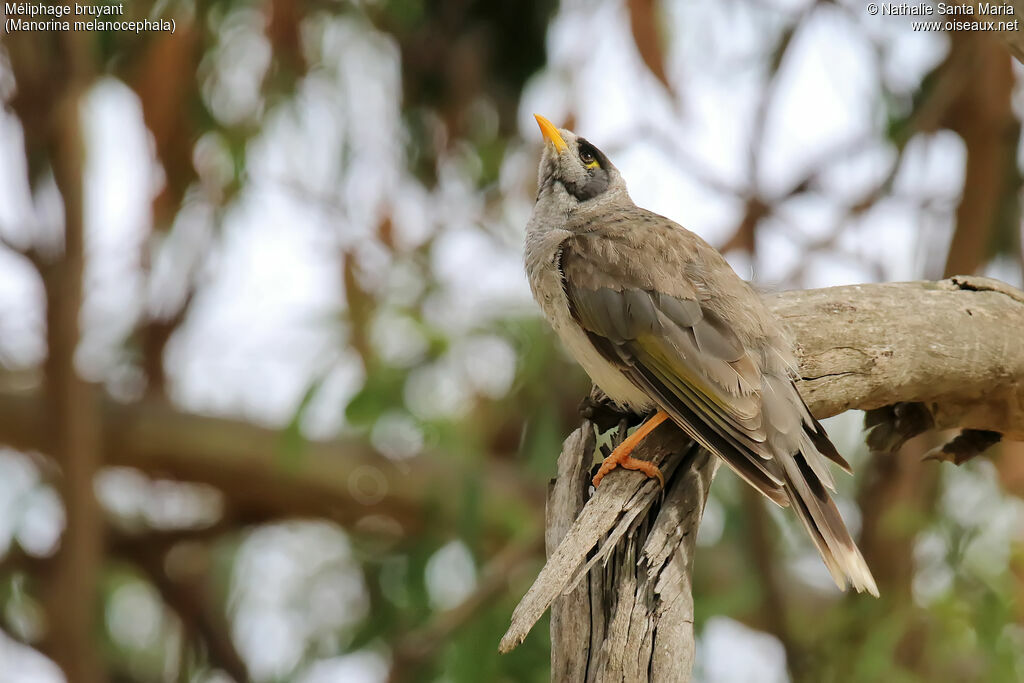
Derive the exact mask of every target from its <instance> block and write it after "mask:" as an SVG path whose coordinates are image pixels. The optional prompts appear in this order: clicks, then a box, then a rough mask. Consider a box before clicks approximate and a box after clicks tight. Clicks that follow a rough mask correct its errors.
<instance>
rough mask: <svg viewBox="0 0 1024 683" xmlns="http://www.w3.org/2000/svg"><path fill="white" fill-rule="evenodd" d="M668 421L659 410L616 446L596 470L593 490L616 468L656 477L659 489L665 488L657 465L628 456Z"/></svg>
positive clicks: (665, 415)
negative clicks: (659, 426) (659, 483)
mask: <svg viewBox="0 0 1024 683" xmlns="http://www.w3.org/2000/svg"><path fill="white" fill-rule="evenodd" d="M667 419H668V413H666V412H665V411H664V410H659V411H658V412H657V413H655V414H654V417H652V418H651V419H649V420H647V422H644V423H643V424H642V425H640V427H639V428H638V429H637V430H636V431H635V432H633V433H632V434H630V435H629V438H627V439H626V440H625V441H623V442H622V443H620V444H619V445H618V446H616V448H615V450H614V451H612V454H611V455H609V456H608V457H607V458H605V459H604V462H602V463H601V467H600V469H598V470H597V474H595V475H594V488H597V487H598V486H600V485H601V480H602V479H604V477H605V475H606V474H608V473H609V472H611V471H612V470H614V469H615V468H616V467H624V468H625V469H627V470H639V471H641V472H643V473H644V474H646V475H647V476H648V477H657V478H658V481H659V482H661V487H662V488H665V477H663V476H662V474H661V470H660V469H658V466H657V465H654V464H652V463H649V462H647V461H646V460H638V459H637V458H634V457H632V456H631V455H630V453H632V452H633V451H634V450H635V449H636V447H637V446H639V445H640V442H641V441H643V440H644V439H645V438H646V437H647V435H648V434H650V433H651V432H653V431H654V430H655V429H656V428H657V427H658V425H660V424H661V423H662V422H664V421H665V420H667Z"/></svg>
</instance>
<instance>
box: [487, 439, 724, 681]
mask: <svg viewBox="0 0 1024 683" xmlns="http://www.w3.org/2000/svg"><path fill="white" fill-rule="evenodd" d="M593 433H594V428H593V425H591V424H590V423H584V425H583V426H582V427H580V428H579V429H577V430H576V431H575V432H573V433H572V434H571V435H570V436H569V438H568V439H566V441H565V444H564V446H563V449H562V454H561V456H560V457H559V463H558V473H559V476H558V478H557V479H556V480H555V481H554V482H553V483H552V486H551V489H550V493H549V496H548V508H547V525H548V526H547V530H548V534H547V540H548V554H549V560H548V563H547V565H546V566H545V568H544V569H543V570H542V572H541V575H540V576H539V577H538V579H537V581H536V582H535V583H534V586H533V588H531V590H530V593H529V594H528V595H527V597H526V598H524V599H523V601H522V603H520V607H519V608H518V609H517V610H516V614H514V615H513V619H512V622H513V623H512V627H511V628H510V629H509V631H508V633H507V634H506V635H505V638H504V639H503V640H502V645H501V648H502V651H505V652H507V651H508V650H511V649H512V648H513V647H515V646H516V645H518V644H519V643H520V642H522V638H524V637H525V636H526V633H527V632H528V631H529V629H530V628H531V627H532V626H533V624H534V623H536V621H537V620H538V619H539V618H540V616H541V615H542V614H543V613H544V610H546V609H547V607H548V606H549V605H550V606H551V608H552V614H551V638H552V658H551V677H552V680H557V681H563V680H572V681H584V680H585V681H618V680H625V681H632V680H644V679H646V677H647V675H648V672H650V673H651V675H654V676H655V680H666V681H674V680H680V681H685V680H687V679H688V677H689V671H690V669H691V667H692V663H693V654H694V646H693V643H694V640H693V598H692V593H691V587H690V569H691V567H692V561H693V547H694V542H695V539H696V533H697V527H698V525H699V523H700V519H701V515H702V513H703V509H704V502H705V500H706V497H707V490H708V486H709V485H710V483H711V476H712V472H713V465H714V461H713V460H712V459H711V458H710V457H709V456H708V454H707V453H706V452H703V451H700V450H698V449H697V448H695V447H694V446H693V445H692V443H690V442H689V440H688V439H687V438H686V436H685V435H684V434H683V433H682V432H681V431H680V430H679V429H677V428H676V427H675V426H674V425H671V424H666V425H663V426H662V427H659V428H658V430H656V431H655V432H654V433H653V434H652V435H651V437H650V438H648V439H647V441H645V442H644V444H643V445H642V446H641V447H640V450H638V451H637V456H638V457H642V458H645V459H650V460H653V461H654V462H656V463H658V465H659V466H660V467H661V468H662V471H663V472H664V474H665V477H666V489H665V491H662V490H661V489H660V488H659V487H658V485H657V483H656V482H655V481H654V480H649V479H646V478H644V477H641V476H638V475H637V474H636V473H633V472H627V471H615V472H613V473H612V474H610V475H609V476H608V477H607V478H606V479H605V481H604V482H603V483H602V485H601V487H600V489H598V491H597V492H596V493H595V495H594V497H593V498H591V500H590V501H589V502H586V504H585V500H584V497H585V494H586V492H587V490H588V488H589V469H590V464H591V463H592V462H593V452H594V436H593ZM581 510H582V511H581ZM566 519H570V520H573V522H572V524H571V525H569V526H568V528H567V525H566ZM563 539H570V542H569V543H561V541H562V540H563Z"/></svg>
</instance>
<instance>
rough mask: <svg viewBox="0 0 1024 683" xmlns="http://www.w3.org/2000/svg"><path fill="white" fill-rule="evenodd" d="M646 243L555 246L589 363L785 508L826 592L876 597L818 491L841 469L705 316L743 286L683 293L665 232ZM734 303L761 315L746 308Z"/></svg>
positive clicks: (787, 388)
mask: <svg viewBox="0 0 1024 683" xmlns="http://www.w3.org/2000/svg"><path fill="white" fill-rule="evenodd" d="M679 231H680V233H682V230H681V229H679ZM650 232H651V233H652V234H653V235H654V236H655V237H659V236H660V238H661V239H660V240H652V241H651V242H650V243H638V242H637V240H636V239H635V238H634V239H630V240H626V241H625V243H620V245H619V246H620V248H619V249H610V245H609V240H607V239H602V238H601V237H591V238H570V239H569V240H567V241H566V242H565V243H564V244H563V247H562V250H561V252H560V255H559V266H560V268H561V272H562V278H563V289H564V290H565V294H566V297H567V299H568V302H569V307H570V310H571V313H572V315H573V317H574V319H575V320H576V321H577V322H578V323H579V324H580V326H581V327H582V328H583V329H584V330H585V332H586V334H587V337H588V338H589V340H590V342H591V343H592V344H593V345H594V347H595V348H596V349H597V350H598V352H599V353H600V354H601V355H602V356H603V357H604V358H605V359H606V360H608V361H609V362H610V363H612V364H613V365H615V366H616V367H617V368H618V369H619V370H620V371H621V372H622V373H623V374H624V375H625V376H626V377H627V378H629V380H630V381H632V382H633V383H634V384H635V385H636V386H637V387H638V388H640V389H641V390H642V391H643V392H645V393H646V394H647V395H648V396H650V397H651V399H653V400H654V402H655V403H657V404H658V406H659V407H660V408H661V409H662V410H664V411H665V412H667V413H668V414H669V415H670V416H671V417H672V419H673V421H674V422H675V423H676V424H678V425H679V426H680V427H682V428H683V429H684V430H686V432H687V433H688V434H689V435H690V436H691V437H692V438H693V439H694V440H696V441H697V442H698V443H700V444H701V445H702V446H704V447H705V448H707V449H708V450H710V451H712V452H713V453H715V454H717V455H718V456H720V457H721V458H722V459H723V460H725V462H726V463H727V464H728V465H729V466H730V467H731V468H732V469H733V470H734V471H735V472H736V473H737V474H739V475H740V476H741V477H742V478H743V479H745V480H746V481H747V482H749V483H750V484H751V485H752V486H754V487H755V488H756V489H758V490H759V491H760V492H761V493H763V494H764V495H765V496H767V497H768V498H769V499H771V500H772V501H774V502H775V503H777V504H779V505H780V506H786V505H792V506H793V507H794V509H795V510H796V512H797V515H798V517H799V518H800V520H801V522H802V523H803V525H804V527H805V528H806V529H807V531H808V533H809V534H810V536H811V539H812V540H813V541H814V543H815V545H816V546H817V548H818V551H819V552H820V553H821V556H822V558H823V559H824V561H825V564H826V566H827V567H828V569H829V571H830V573H831V574H832V576H833V578H834V579H835V581H836V583H837V585H839V586H840V587H844V586H845V581H846V579H847V578H848V579H849V580H850V581H851V582H852V583H853V585H854V586H855V587H856V588H857V589H858V590H867V591H869V592H871V593H873V594H875V595H877V594H878V590H877V588H876V587H875V584H874V579H873V578H872V577H871V572H870V570H869V569H868V568H867V565H866V564H865V562H864V559H863V557H862V556H861V555H860V551H859V550H857V547H856V545H855V544H854V542H853V539H852V538H851V537H850V534H849V531H847V529H846V526H845V524H844V523H843V521H842V517H841V516H840V515H839V511H838V509H836V506H835V503H834V502H833V501H832V499H831V497H830V496H829V494H828V491H827V490H826V488H834V484H833V481H832V475H831V474H830V472H829V470H828V467H827V464H826V463H825V458H826V457H827V458H829V459H831V460H833V461H835V462H837V463H838V464H840V465H841V466H843V467H844V468H846V469H847V470H849V465H848V464H847V463H846V461H845V460H843V458H842V457H841V456H840V455H839V453H838V452H837V451H836V449H835V447H834V446H833V445H832V443H831V442H830V441H829V440H828V437H827V436H826V435H825V432H824V430H823V429H822V428H821V425H820V424H818V422H817V421H816V420H815V419H814V417H813V416H811V414H810V412H809V411H808V410H807V406H806V405H805V404H804V402H803V399H801V397H800V394H799V392H797V390H796V387H795V386H794V385H793V383H792V380H791V379H790V378H789V377H788V376H786V375H785V374H784V373H780V372H778V371H777V370H773V369H771V368H766V367H764V366H763V365H762V361H763V359H762V358H760V357H759V356H758V355H755V354H757V353H759V351H757V350H753V349H749V348H746V347H745V346H744V343H743V339H742V338H741V337H740V335H738V334H737V331H736V330H735V329H734V328H733V327H731V326H730V324H729V321H727V320H725V319H723V317H722V316H720V315H719V314H718V313H716V312H715V310H714V309H713V307H712V306H711V305H710V302H709V298H708V297H709V296H714V295H717V292H716V293H715V294H712V292H713V291H714V290H715V289H716V287H717V288H718V291H719V292H721V295H722V296H730V292H729V290H730V288H732V293H733V294H735V292H736V291H737V289H738V288H737V286H736V285H737V284H740V285H742V282H740V281H739V278H737V277H736V276H735V274H734V273H732V272H731V269H730V270H728V271H723V272H725V275H724V276H720V277H721V282H712V283H708V282H706V281H705V282H691V281H690V280H689V279H688V278H687V276H686V273H685V270H686V268H685V266H686V262H685V261H683V262H682V264H681V265H682V267H680V268H679V272H678V275H677V276H676V277H672V276H671V271H670V270H669V268H670V267H671V266H672V262H673V255H672V254H671V253H669V250H671V249H672V248H673V247H675V248H679V243H678V242H676V243H673V239H674V238H672V237H669V238H667V239H666V238H665V237H664V235H665V234H666V233H665V232H664V230H661V231H658V230H653V231H650ZM659 242H660V243H659ZM702 245H703V243H697V248H704V249H707V253H706V254H703V255H702V256H707V257H708V258H709V259H712V258H716V257H717V259H718V261H719V263H718V264H717V265H719V266H720V267H721V268H725V269H728V268H729V266H728V265H727V264H726V263H725V262H724V260H722V258H721V256H720V255H718V254H717V252H713V250H711V249H710V247H706V245H703V246H702ZM630 252H632V253H630ZM711 254H713V256H712V255H711ZM676 255H677V256H678V253H677V254H676ZM676 260H677V261H679V260H680V259H678V258H677V259H676ZM712 265H716V264H714V263H713V264H712ZM729 277H731V278H733V280H735V282H733V281H731V280H728V278H729ZM719 285H720V286H719ZM665 290H669V291H665ZM738 303H739V304H740V305H746V306H748V307H752V306H757V305H760V304H759V303H758V302H756V301H751V300H750V299H747V300H746V301H743V300H742V299H740V300H739V301H738ZM719 310H720V309H719ZM747 312H748V313H749V312H750V311H749V310H748V311H747ZM823 456H824V457H823Z"/></svg>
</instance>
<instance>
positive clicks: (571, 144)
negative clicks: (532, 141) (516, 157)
mask: <svg viewBox="0 0 1024 683" xmlns="http://www.w3.org/2000/svg"><path fill="white" fill-rule="evenodd" d="M534 117H535V118H536V119H537V123H538V124H539V125H540V130H541V133H543V135H544V140H545V141H546V144H545V145H544V153H543V154H542V155H541V160H540V168H539V169H538V171H537V205H536V206H535V208H534V214H535V215H536V214H538V213H539V214H543V215H546V216H547V217H549V218H555V217H556V216H557V217H559V218H562V217H564V219H563V220H566V219H572V218H577V219H582V218H585V217H586V216H587V215H591V214H595V213H598V212H601V211H606V210H607V209H609V208H612V207H614V206H616V205H619V206H622V205H627V206H632V205H633V202H632V200H631V199H630V198H629V192H628V191H627V190H626V181H625V180H623V179H622V175H621V174H619V169H617V168H615V165H614V164H612V162H611V161H610V160H609V159H608V157H607V156H605V154H604V153H603V152H602V151H601V150H599V149H598V148H597V147H595V146H594V145H593V144H591V143H590V142H589V141H587V140H586V139H584V138H582V137H580V136H578V135H576V134H575V133H573V132H572V131H571V130H566V129H564V128H563V129H558V128H555V126H554V125H553V124H552V123H551V122H550V121H548V120H547V119H546V118H544V117H543V116H539V115H537V114H534ZM581 214H582V215H581ZM558 222H561V221H558ZM572 222H577V221H572Z"/></svg>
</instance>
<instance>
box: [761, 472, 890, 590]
mask: <svg viewBox="0 0 1024 683" xmlns="http://www.w3.org/2000/svg"><path fill="white" fill-rule="evenodd" d="M812 457H813V456H812ZM780 460H782V461H783V467H784V469H785V480H786V482H785V484H784V486H785V491H786V495H787V497H788V498H789V501H790V505H791V507H792V508H793V510H794V511H795V512H796V513H797V516H798V517H799V518H800V521H801V522H802V523H803V525H804V527H805V528H806V529H807V533H808V534H809V535H810V537H811V540H813V541H814V545H815V546H816V547H817V548H818V552H819V553H820V554H821V558H822V560H824V562H825V566H826V567H827V568H828V571H829V573H830V574H831V575H832V578H833V580H834V581H835V582H836V585H838V586H839V588H841V589H843V590H845V589H846V583H847V581H849V583H850V584H851V585H852V586H853V587H854V588H855V589H857V592H860V593H863V592H865V591H867V592H868V593H870V594H871V595H874V596H875V597H878V586H876V585H875V579H874V577H873V576H872V575H871V570H870V569H868V565H867V563H866V562H865V561H864V557H863V556H862V555H861V554H860V550H858V549H857V544H856V543H854V541H853V538H851V537H850V532H849V531H848V530H847V529H846V524H845V523H844V522H843V518H842V517H841V516H840V514H839V509H838V508H837V507H836V504H835V502H833V500H832V498H831V496H829V494H828V491H827V490H826V489H825V487H824V486H823V485H822V483H821V481H820V480H819V479H818V477H817V476H816V475H815V474H814V472H813V471H812V470H811V468H810V466H809V465H808V464H807V461H806V460H805V459H804V456H803V454H802V453H797V454H796V455H794V456H792V457H789V458H780Z"/></svg>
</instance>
